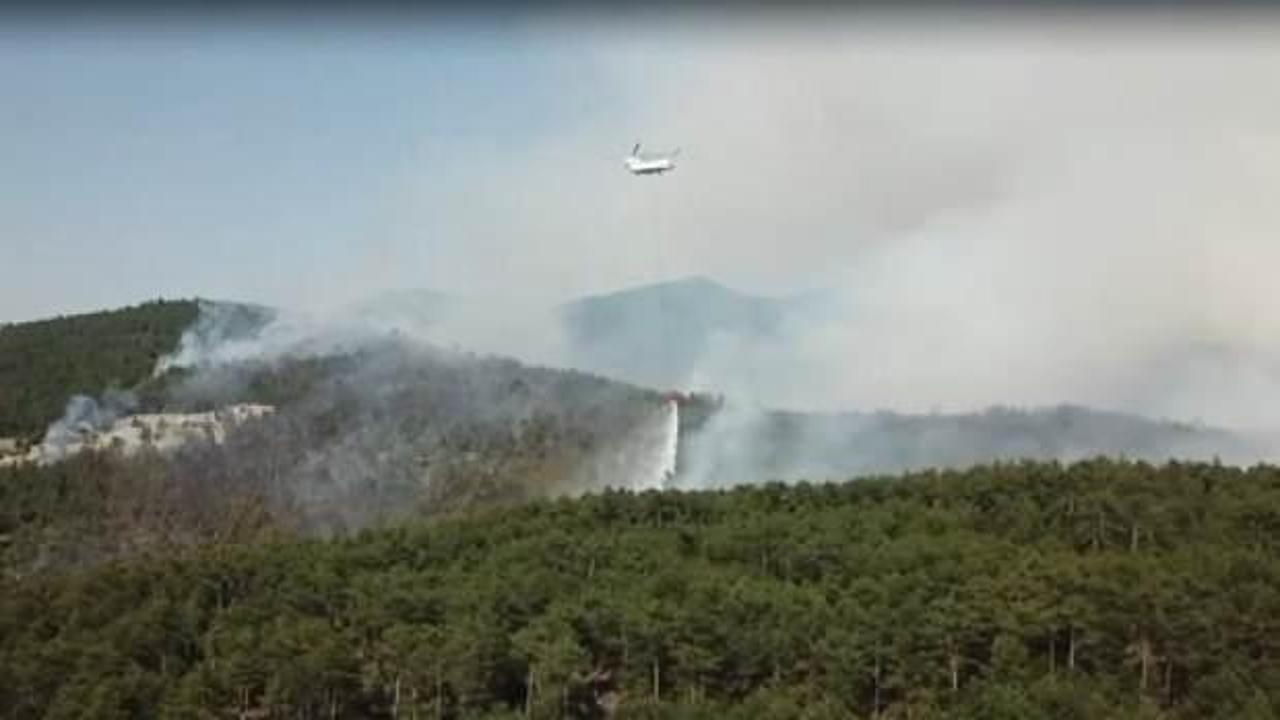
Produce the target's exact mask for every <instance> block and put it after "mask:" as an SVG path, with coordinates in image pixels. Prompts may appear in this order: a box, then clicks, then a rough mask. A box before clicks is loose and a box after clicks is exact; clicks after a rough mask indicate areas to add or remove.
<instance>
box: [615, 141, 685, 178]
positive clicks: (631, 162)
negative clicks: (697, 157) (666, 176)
mask: <svg viewBox="0 0 1280 720" xmlns="http://www.w3.org/2000/svg"><path fill="white" fill-rule="evenodd" d="M679 154H680V148H676V149H675V150H674V151H673V152H672V153H671V154H670V155H665V156H659V157H642V156H641V155H640V143H636V146H635V147H633V148H631V156H630V157H628V158H627V159H626V160H624V161H623V162H625V163H626V166H627V170H630V171H631V174H632V175H661V174H662V173H664V172H669V171H671V170H675V169H676V156H677V155H679Z"/></svg>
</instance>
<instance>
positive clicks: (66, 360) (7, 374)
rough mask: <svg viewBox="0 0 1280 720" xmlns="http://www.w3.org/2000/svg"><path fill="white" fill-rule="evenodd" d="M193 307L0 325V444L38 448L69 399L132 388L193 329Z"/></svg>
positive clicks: (156, 306)
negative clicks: (34, 443)
mask: <svg viewBox="0 0 1280 720" xmlns="http://www.w3.org/2000/svg"><path fill="white" fill-rule="evenodd" d="M198 314H199V306H198V304H197V303H196V302H195V301H193V300H170V301H166V300H156V301H154V302H147V303H143V304H141V305H135V306H133V307H126V308H121V309H118V310H108V311H104V312H97V313H90V314H86V315H72V316H68V317H57V318H52V319H48V320H40V321H36V322H26V323H17V324H9V325H0V437H4V436H22V437H24V438H27V439H30V440H38V439H39V437H40V434H41V433H43V432H44V430H45V428H46V427H47V426H48V424H49V423H50V422H52V421H54V420H56V419H57V418H58V417H59V416H60V415H62V411H63V409H64V407H65V406H66V403H67V399H68V398H70V397H71V396H72V395H75V394H77V393H85V394H93V395H96V394H98V393H101V392H102V391H103V390H104V389H106V388H108V387H111V386H115V387H122V388H125V387H133V386H134V385H136V384H137V383H139V382H141V381H143V380H145V379H146V378H147V377H148V376H150V374H151V371H152V369H153V368H155V365H156V360H157V359H158V358H159V357H160V356H162V355H164V354H166V353H169V352H172V351H173V350H174V348H175V347H176V346H177V344H178V338H179V337H180V336H181V335H182V332H183V330H185V329H186V328H187V326H189V325H191V323H192V322H194V321H195V319H196V316H197V315H198Z"/></svg>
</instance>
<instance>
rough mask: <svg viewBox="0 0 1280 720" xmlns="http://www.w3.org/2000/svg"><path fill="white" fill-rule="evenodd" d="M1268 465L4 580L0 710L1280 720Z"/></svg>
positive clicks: (465, 521)
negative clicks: (1279, 715) (1273, 719)
mask: <svg viewBox="0 0 1280 720" xmlns="http://www.w3.org/2000/svg"><path fill="white" fill-rule="evenodd" d="M1277 551H1280V470H1277V469H1276V468H1271V467H1257V468H1253V469H1248V470H1243V469H1238V468H1232V467H1223V466H1217V465H1208V464H1168V465H1162V466H1152V465H1147V464H1143V463H1129V462H1114V461H1106V460H1096V461H1089V462H1082V463H1078V464H1072V465H1066V466H1064V465H1059V464H1034V463H1026V464H1008V465H994V466H991V465H987V466H978V467H974V468H972V469H970V470H966V471H947V472H928V473H920V474H915V475H911V476H907V477H905V478H900V479H890V478H882V479H867V480H859V481H854V482H848V483H843V484H821V485H811V484H799V485H794V486H783V485H777V484H770V485H762V486H755V487H742V488H737V489H734V490H726V491H719V492H701V493H676V492H664V493H660V492H649V493H644V494H630V493H619V492H606V493H603V494H597V495H588V496H585V497H582V498H579V499H576V500H558V501H535V502H533V503H531V504H528V505H526V506H523V507H520V508H516V509H508V510H505V511H501V512H499V511H486V512H476V513H472V514H470V515H469V516H466V517H461V516H460V517H455V518H451V519H441V520H437V521H434V522H430V523H426V524H423V523H417V524H411V525H404V526H399V527H392V528H384V529H381V530H376V531H366V532H363V533H360V534H358V535H355V536H348V537H341V538H334V539H329V540H306V541H304V540H285V539H281V540H277V541H270V542H265V543H262V542H255V543H239V542H235V541H229V542H223V543H215V544H212V545H206V546H204V547H203V549H198V550H195V551H192V552H188V553H181V554H178V555H170V554H168V553H155V554H152V555H151V556H150V557H147V556H142V555H136V556H133V557H132V558H131V559H129V560H127V561H123V562H119V563H113V564H108V565H102V566H98V567H96V568H93V569H89V570H85V571H75V572H58V573H42V574H38V575H35V576H28V577H25V578H23V579H21V580H14V579H9V580H5V581H3V582H5V585H4V586H0V677H2V678H4V682H0V708H4V710H3V711H0V716H2V717H12V718H32V717H49V718H56V717H83V716H93V717H103V718H110V717H144V718H145V717H228V718H232V717H317V718H320V717H324V718H328V717H399V718H408V717H418V718H432V717H458V718H460V717H482V716H483V717H516V716H527V717H584V718H585V717H602V716H605V715H609V714H612V715H613V716H616V717H632V718H643V717H691V718H692V717H725V716H728V717H741V718H758V717H808V718H825V717H832V718H835V717H840V718H845V717H864V718H870V717H881V718H889V717H913V718H927V717H962V718H963V717H974V718H978V717H981V718H1020V719H1022V718H1108V717H1116V718H1120V717H1123V718H1192V717H1195V718H1201V717H1220V718H1270V717H1275V716H1276V712H1277V709H1278V708H1280V559H1278V558H1280V554H1278V552H1277Z"/></svg>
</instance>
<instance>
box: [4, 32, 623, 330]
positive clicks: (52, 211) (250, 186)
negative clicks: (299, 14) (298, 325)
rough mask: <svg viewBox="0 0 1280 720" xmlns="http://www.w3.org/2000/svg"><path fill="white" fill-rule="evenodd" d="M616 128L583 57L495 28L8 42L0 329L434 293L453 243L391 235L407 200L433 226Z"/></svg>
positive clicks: (607, 96)
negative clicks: (71, 316) (493, 166)
mask: <svg viewBox="0 0 1280 720" xmlns="http://www.w3.org/2000/svg"><path fill="white" fill-rule="evenodd" d="M626 110H627V107H626V98H625V97H623V96H622V94H621V93H620V92H619V89H618V88H616V87H612V86H610V85H609V84H608V83H607V82H605V81H602V79H601V78H599V77H598V76H597V75H596V68H594V67H593V64H592V58H591V57H590V56H589V55H587V54H585V53H583V52H582V51H581V48H580V47H579V46H577V45H575V44H574V43H573V42H563V41H560V42H554V43H553V42H547V41H546V40H545V39H539V38H538V37H537V36H536V35H535V34H534V33H531V32H529V31H528V30H527V29H522V28H521V26H519V25H515V24H503V23H497V22H493V21H488V22H481V21H473V22H466V23H461V24H459V23H450V24H447V25H445V26H443V27H439V28H432V27H431V26H429V25H425V24H424V25H421V26H414V27H412V28H411V29H407V30H397V29H395V28H394V27H392V26H381V27H376V26H375V27H367V28H357V29H354V30H352V29H345V30H340V29H337V28H336V27H333V26H328V25H322V26H318V27H314V28H310V29H307V28H301V27H296V26H295V27H288V26H286V25H284V24H279V25H273V24H258V25H242V26H236V25H222V26H219V27H206V28H203V29H200V28H196V27H189V26H182V25H169V26H166V25H160V24H150V25H148V24H142V25H139V26H134V27H128V26H125V25H120V26H115V27H108V26H89V27H84V28H81V29H79V30H74V31H60V32H55V31H49V30H40V29H37V28H31V29H21V28H19V29H17V30H11V31H10V32H9V33H7V34H6V35H5V36H4V37H3V41H0V138H3V143H2V144H0V252H2V255H3V260H0V288H3V289H2V290H0V321H5V320H16V319H24V318H30V317H35V316H42V315H47V314H50V313H53V312H64V311H76V310H89V309H96V308H100V307H105V306H114V305H119V304H122V303H127V302H133V301H137V300H141V299H145V298H148V297H156V296H168V297H174V296H191V295H195V294H199V295H204V296H216V297H234V298H243V299H251V300H259V301H265V302H276V303H289V302H307V301H310V300H312V299H316V298H323V297H325V296H332V295H333V294H335V293H336V294H338V295H343V294H345V293H344V292H343V291H344V290H346V289H347V288H344V287H341V286H342V285H343V284H344V283H348V278H347V277H346V275H344V270H349V269H350V268H352V267H353V266H363V265H366V264H368V263H370V262H377V258H378V255H379V253H382V254H383V255H385V254H387V253H391V254H392V255H394V260H395V262H393V263H391V264H392V265H395V266H396V272H394V273H392V277H390V278H388V281H389V282H390V283H391V284H393V285H396V286H408V287H414V286H423V285H430V284H432V283H433V282H434V283H436V284H439V283H440V282H441V281H443V280H445V279H446V278H442V277H440V276H439V275H437V274H433V273H432V272H430V267H431V265H432V258H433V256H434V254H435V253H436V252H437V251H438V250H439V246H440V244H441V243H447V242H449V241H450V240H449V238H447V237H443V234H442V233H430V232H414V231H413V230H412V229H411V228H406V227H404V223H401V222H397V221H396V220H395V219H394V217H395V215H396V209H395V207H393V206H394V205H396V204H403V203H404V202H406V200H405V193H406V192H407V188H412V193H413V202H414V204H415V205H418V206H422V207H424V208H429V207H430V206H431V204H432V203H433V202H442V201H443V200H444V199H446V198H452V195H450V193H451V192H452V191H453V190H456V188H457V187H458V186H459V184H464V183H467V182H470V181H471V180H468V178H474V175H475V174H476V173H480V172H483V171H484V168H486V167H488V165H489V164H490V163H497V162H501V161H502V160H501V159H502V158H503V157H516V156H519V155H520V152H521V150H522V148H527V147H529V146H531V145H536V144H538V143H540V142H541V141H542V139H543V138H544V136H546V135H548V134H550V133H565V132H573V131H575V129H576V128H577V127H579V126H582V125H584V124H609V123H611V122H616V118H617V117H618V116H620V115H623V114H625V112H626ZM424 211H425V210H424ZM442 211H443V209H442ZM371 258H372V259H371ZM414 265H417V266H418V267H417V268H416V270H418V271H420V272H415V268H414V267H413V266H414ZM335 285H338V286H339V287H335ZM365 289H367V288H360V290H365Z"/></svg>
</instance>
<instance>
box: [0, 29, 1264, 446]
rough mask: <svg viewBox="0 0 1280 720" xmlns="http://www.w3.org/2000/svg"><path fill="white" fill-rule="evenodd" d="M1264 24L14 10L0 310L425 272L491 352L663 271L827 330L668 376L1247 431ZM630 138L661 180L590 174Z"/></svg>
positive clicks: (865, 404)
mask: <svg viewBox="0 0 1280 720" xmlns="http://www.w3.org/2000/svg"><path fill="white" fill-rule="evenodd" d="M1278 40H1280V16H1277V15H1262V14H1250V15H1248V16H1225V15H1217V16H1203V15H1182V16H1173V15H1162V16H1159V17H1153V16H1151V15H1146V16H1142V17H1123V16H1119V15H1052V16H1051V15H1035V16H1028V15H1019V16H1017V17H1015V18H1012V19H1003V18H1001V17H999V16H998V15H993V14H983V15H968V16H963V17H956V16H938V15H927V14H920V13H917V14H910V15H872V14H867V13H862V14H855V13H847V14H835V13H810V14H798V15H794V16H781V15H776V14H775V15H759V16H751V17H747V18H739V19H734V20H730V19H729V18H727V17H722V16H720V15H718V14H715V13H707V14H699V15H681V16H666V17H647V18H639V19H636V18H632V19H630V20H627V21H617V22H606V21H603V20H601V19H599V18H594V17H593V18H575V17H572V16H559V17H551V16H547V17H529V18H518V17H517V18H511V17H509V18H506V19H503V20H501V21H499V20H498V19H497V18H493V17H489V18H479V17H476V18H467V19H460V20H450V21H449V22H447V23H443V24H439V25H437V24H432V23H426V22H422V23H414V22H407V23H400V24H391V23H388V24H385V25H384V24H379V23H363V24H360V25H359V26H358V27H353V28H347V29H342V28H341V27H340V26H339V25H338V24H337V23H336V22H335V23H334V24H332V25H327V24H324V23H320V24H319V25H315V24H312V25H307V26H304V25H303V24H301V23H297V24H291V23H287V22H262V23H245V24H242V25H225V24H224V25H220V26H203V25H196V24H191V23H188V24H184V23H181V22H178V23H174V24H160V23H141V24H137V25H127V24H116V25H106V24H103V25H91V26H82V27H80V28H78V29H74V30H64V31H56V32H55V31H53V30H50V29H48V28H42V27H36V26H30V27H24V26H22V25H20V24H19V25H15V26H13V27H11V29H9V30H7V31H4V33H3V34H2V35H0V107H3V108H4V110H3V111H0V137H4V138H5V140H6V141H5V142H4V143H3V146H2V147H3V149H0V253H2V254H3V257H4V258H5V260H4V261H3V262H0V321H13V320H21V319H29V318H34V317H40V316H47V315H51V314H55V313H60V312H74V311H85V310H92V309H98V308H103V307H111V306H116V305H121V304H126V303H131V302H137V301H139V300H143V299H147V298H153V297H157V296H166V297H179V296H181V297H188V296H193V295H200V296H204V297H215V298H227V299H235V300H245V301H253V302H263V303H268V304H273V305H281V306H286V307H295V308H304V309H314V310H323V309H325V308H331V307H336V306H341V305H344V304H347V303H351V302H356V301H358V300H360V299H361V298H364V297H368V296H370V295H374V294H377V293H381V292H384V291H387V290H394V289H400V288H430V289H434V290H440V291H446V292H453V293H462V294H466V295H470V296H476V297H483V298H488V299H489V300H490V303H493V304H492V305H491V307H493V308H495V309H494V310H493V311H492V313H493V314H492V317H491V318H489V319H490V320H492V321H493V324H492V326H493V327H503V328H508V329H509V328H510V327H512V326H513V325H522V326H524V327H525V328H526V331H525V332H523V333H515V334H512V333H507V332H503V333H494V334H492V337H491V338H490V339H492V340H493V343H490V344H492V345H493V346H494V349H499V350H502V351H506V352H510V353H512V354H515V355H517V356H524V355H527V354H529V353H526V352H525V351H526V350H529V347H527V346H526V344H525V343H527V342H528V343H545V342H546V338H545V334H548V333H553V332H554V329H552V328H550V327H547V328H546V329H545V333H543V332H541V331H540V332H529V331H528V328H529V327H538V328H539V329H540V330H541V328H542V326H538V325H536V322H535V321H534V320H533V319H528V321H527V322H526V317H527V309H528V308H541V307H546V306H550V305H552V304H554V303H557V302H560V301H564V300H567V299H570V298H572V297H576V296H579V295H582V294H586V293H595V292H605V291H610V290H615V289H618V288H621V287H625V286H630V285H635V284H641V283H647V282H653V281H657V280H662V279H669V278H673V277H681V276H686V275H693V274H696V275H704V276H709V277H713V278H715V279H717V280H719V281H721V282H724V283H726V284H728V285H730V286H732V287H735V288H737V289H739V290H742V291H745V292H751V293H760V294H782V293H793V292H800V291H808V290H814V289H819V288H830V289H834V290H835V291H837V292H836V295H837V297H838V300H839V302H838V305H839V308H840V312H837V313H833V314H828V315H824V319H822V320H820V321H814V322H805V323H802V324H800V325H799V326H797V327H796V328H794V329H793V331H792V333H791V334H790V335H789V336H788V340H787V342H785V343H771V344H769V343H760V342H759V341H758V340H756V339H753V338H735V337H724V338H718V339H717V342H716V343H715V345H714V349H713V351H712V352H711V353H709V354H708V355H707V357H706V358H705V359H704V362H703V363H702V364H701V366H700V367H699V369H698V372H696V373H695V374H694V375H693V376H692V377H690V378H689V379H688V383H689V384H691V385H696V386H699V387H708V388H713V389H719V390H723V391H726V392H729V393H737V394H739V395H745V396H749V397H751V398H752V399H754V400H756V401H759V402H761V403H764V404H770V405H785V406H790V407H799V408H805V409H836V408H850V407H857V408H873V407H886V408H894V409H900V410H928V409H931V408H934V409H945V410H962V409H971V408H975V407H980V406H983V405H985V404H990V403H1010V404H1047V403H1055V402H1064V401H1065V402H1078V403H1084V404H1092V405H1097V406H1101V407H1108V408H1115V409H1125V410H1133V411H1139V412H1143V413H1146V414H1151V415H1158V416H1174V417H1179V418H1185V419H1197V418H1198V419H1202V420H1205V421H1207V422H1215V423H1221V424H1226V425H1232V426H1244V427H1257V428H1260V427H1268V428H1274V427H1275V426H1276V425H1277V424H1280V423H1278V422H1277V421H1280V417H1277V411H1276V410H1275V409H1274V408H1276V406H1277V403H1276V400H1280V363H1277V358H1278V357H1280V354H1278V353H1280V340H1278V338H1280V333H1278V332H1277V330H1280V327H1277V325H1280V316H1278V315H1277V314H1276V313H1275V312H1274V309H1275V308H1276V306H1277V303H1276V301H1277V299H1280V297H1277V292H1276V291H1275V290H1274V289H1273V283H1272V282H1271V274H1272V273H1273V270H1272V268H1275V267H1277V266H1278V262H1280V250H1277V244H1276V231H1277V230H1280V207H1278V206H1277V205H1276V203H1275V202H1274V201H1273V200H1272V189H1273V188H1275V187H1277V180H1280V99H1277V98H1276V97H1275V96H1274V95H1275V94H1274V93H1271V92H1268V90H1269V88H1270V87H1271V86H1272V85H1273V84H1274V79H1275V78H1276V77H1280V42H1277V41H1278ZM637 140H641V141H644V142H645V143H646V144H647V145H649V146H651V147H653V148H655V149H668V148H671V147H674V146H677V145H678V146H681V147H682V148H683V155H682V160H681V165H680V167H679V169H678V170H677V171H676V172H675V173H673V174H671V175H668V176H664V177H661V178H633V177H631V176H629V175H628V174H626V173H625V172H624V171H623V169H622V164H621V162H622V158H623V156H624V155H625V153H626V152H627V150H628V149H629V148H630V146H631V144H632V143H633V142H635V141H637ZM499 321H500V322H499ZM480 334H481V335H483V334H484V333H480ZM477 343H478V344H484V343H483V342H480V340H479V338H478V337H477ZM540 347H541V345H540ZM535 354H538V355H539V357H540V358H548V357H550V358H551V359H554V355H553V354H552V355H547V354H546V353H541V354H539V353H535Z"/></svg>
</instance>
